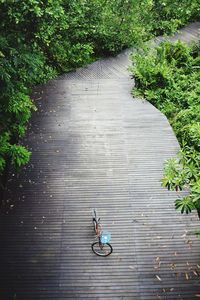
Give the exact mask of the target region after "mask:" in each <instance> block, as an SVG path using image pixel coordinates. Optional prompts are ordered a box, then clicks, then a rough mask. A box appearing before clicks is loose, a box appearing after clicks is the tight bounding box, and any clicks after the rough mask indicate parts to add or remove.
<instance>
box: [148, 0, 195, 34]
mask: <svg viewBox="0 0 200 300" xmlns="http://www.w3.org/2000/svg"><path fill="white" fill-rule="evenodd" d="M199 4H200V3H199V0H174V1H170V0H153V7H152V14H151V15H150V17H151V22H150V23H151V28H152V31H153V32H156V34H157V35H160V34H164V33H167V34H170V33H172V32H175V31H176V30H177V28H179V27H180V26H182V25H184V24H186V23H187V22H188V21H189V20H197V19H198V18H199V16H200V5H199Z"/></svg>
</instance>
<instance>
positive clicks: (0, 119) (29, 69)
mask: <svg viewBox="0 0 200 300" xmlns="http://www.w3.org/2000/svg"><path fill="white" fill-rule="evenodd" d="M198 2H199V1H198V0H191V1H185V0H181V1H174V2H173V3H171V2H170V1H169V0H167V1H160V0H159V1H153V0H141V1H137V0H110V1H106V0H78V1H77V0H70V1H67V0H49V1H47V0H26V1H25V0H21V1H15V0H9V1H6V0H1V1H0V11H1V23H0V87H1V95H0V174H1V173H3V171H4V170H5V169H6V166H7V164H8V161H9V162H11V164H12V165H13V166H15V167H16V168H19V167H20V166H21V165H23V164H25V163H26V162H27V161H28V160H29V157H30V152H29V151H28V150H27V149H26V148H25V147H24V146H23V145H21V144H20V139H21V138H22V137H23V136H24V135H25V132H26V126H27V122H28V120H29V119H30V116H31V112H32V111H33V110H35V109H36V107H35V105H34V103H33V102H32V100H31V99H30V97H29V94H30V91H31V88H32V87H33V86H34V85H36V84H39V83H42V82H45V81H47V80H49V79H51V78H53V77H55V76H56V75H57V74H59V73H62V72H68V71H69V70H71V69H74V68H76V67H79V66H82V65H84V64H87V63H89V62H90V61H92V60H93V59H94V58H95V57H97V56H102V55H107V54H114V53H117V52H118V51H120V50H121V49H123V48H124V47H129V46H131V45H135V44H138V43H139V42H140V41H141V40H147V39H148V38H150V37H151V36H152V34H154V33H156V34H158V33H163V32H167V33H168V32H172V31H174V30H176V29H177V27H178V26H180V25H183V24H185V23H186V22H187V21H188V20H190V19H195V18H197V17H198V15H199V7H198ZM127 12H128V13H127Z"/></svg>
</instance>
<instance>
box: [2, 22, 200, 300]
mask: <svg viewBox="0 0 200 300" xmlns="http://www.w3.org/2000/svg"><path fill="white" fill-rule="evenodd" d="M199 27H200V24H199V23H195V24H192V25H190V26H188V27H186V28H185V29H183V30H181V31H180V33H179V34H177V35H176V36H175V38H176V39H177V38H179V37H181V38H182V39H184V40H186V41H189V40H194V39H197V33H198V28H199ZM175 38H174V39H175ZM159 40H161V38H160V39H158V41H159ZM128 53H129V52H128V51H125V52H123V53H122V54H120V55H119V56H117V57H116V58H110V59H104V60H100V61H98V62H96V63H93V64H91V65H90V66H88V67H87V68H81V69H79V70H77V71H76V72H73V73H70V74H67V75H64V76H62V77H60V78H58V79H57V80H55V81H52V82H50V83H49V84H47V85H45V86H43V87H42V88H41V87H40V88H39V89H38V90H37V91H35V95H34V97H35V99H36V102H37V106H38V108H39V110H38V112H37V113H35V114H34V116H33V119H32V123H31V128H30V130H29V133H28V136H27V138H26V140H25V143H26V144H27V145H29V147H30V148H31V149H32V151H33V154H32V158H31V162H30V164H29V166H27V167H26V168H24V170H23V171H22V172H21V174H20V176H19V177H18V178H16V176H15V175H14V174H13V176H11V178H10V182H9V188H10V191H9V192H8V194H7V195H6V200H8V201H10V202H9V205H10V209H8V210H7V211H6V212H5V211H4V214H3V213H2V215H1V219H0V221H1V229H0V230H1V232H0V241H1V247H0V248H1V272H0V277H1V287H0V290H1V297H0V299H1V300H7V299H9V300H14V299H15V300H64V299H70V300H79V299H92V300H108V299H110V300H111V299H112V300H122V299H123V300H128V299H129V300H156V299H167V300H168V299H173V300H178V299H188V300H192V299H196V297H195V294H200V283H199V278H198V276H197V272H198V273H199V274H200V269H199V268H198V266H197V263H198V262H200V242H199V241H198V240H197V239H196V238H195V237H194V232H195V230H196V228H197V227H198V226H199V221H198V220H197V216H196V215H195V214H192V215H189V216H181V215H180V214H179V213H178V212H176V211H175V209H174V200H175V199H176V198H177V194H176V193H175V192H169V191H167V190H166V189H163V188H161V186H160V179H161V177H162V172H163V162H164V161H165V160H166V159H167V158H170V157H172V156H175V155H176V153H177V150H178V148H179V146H178V143H177V140H176V138H175V136H174V134H173V132H172V129H171V128H170V126H169V124H168V121H167V119H166V118H165V116H164V115H162V114H161V113H160V112H159V111H158V110H157V109H156V108H154V107H153V106H152V105H151V104H149V103H148V102H146V101H140V100H137V99H133V98H132V96H131V95H130V90H131V88H132V86H133V81H132V80H131V79H130V77H129V74H128V72H127V66H128V64H129V60H128ZM40 97H41V99H40ZM9 205H8V206H9ZM93 207H96V208H97V210H98V213H99V215H100V216H101V219H102V223H103V225H104V227H107V228H108V229H109V231H110V232H111V233H112V241H111V242H112V245H113V248H114V252H113V254H112V255H111V256H109V257H107V258H101V257H97V256H95V255H94V254H93V253H92V251H91V249H90V245H91V242H92V241H93V238H94V235H93V230H92V223H91V210H92V208H93Z"/></svg>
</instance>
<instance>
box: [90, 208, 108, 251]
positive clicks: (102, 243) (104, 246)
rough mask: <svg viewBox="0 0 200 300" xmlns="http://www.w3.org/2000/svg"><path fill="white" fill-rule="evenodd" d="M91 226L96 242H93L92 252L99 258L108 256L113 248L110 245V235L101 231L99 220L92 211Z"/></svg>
mask: <svg viewBox="0 0 200 300" xmlns="http://www.w3.org/2000/svg"><path fill="white" fill-rule="evenodd" d="M92 221H93V226H94V232H95V234H96V238H97V239H98V241H96V242H94V243H93V244H92V245H91V247H92V251H93V252H94V253H95V254H96V255H99V256H108V255H110V254H111V253H112V252H113V248H112V246H111V245H110V243H109V242H110V240H111V234H110V232H108V231H103V229H102V225H101V223H100V218H98V217H97V213H96V210H95V209H94V211H93V218H92Z"/></svg>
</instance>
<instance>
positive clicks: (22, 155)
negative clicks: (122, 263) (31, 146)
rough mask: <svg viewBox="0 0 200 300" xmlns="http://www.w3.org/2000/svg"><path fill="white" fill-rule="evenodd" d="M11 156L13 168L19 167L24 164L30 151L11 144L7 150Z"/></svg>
mask: <svg viewBox="0 0 200 300" xmlns="http://www.w3.org/2000/svg"><path fill="white" fill-rule="evenodd" d="M9 153H10V156H11V163H12V164H13V165H14V166H15V168H19V167H21V165H24V164H26V163H27V162H28V161H29V158H30V154H31V153H30V152H29V151H28V150H27V149H26V148H25V147H23V146H21V145H15V144H14V145H12V146H10V150H9Z"/></svg>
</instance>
